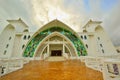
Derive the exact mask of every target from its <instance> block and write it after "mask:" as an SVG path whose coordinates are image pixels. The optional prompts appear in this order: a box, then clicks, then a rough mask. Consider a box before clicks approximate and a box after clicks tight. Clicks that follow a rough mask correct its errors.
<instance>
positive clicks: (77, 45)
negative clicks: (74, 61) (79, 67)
mask: <svg viewBox="0 0 120 80" xmlns="http://www.w3.org/2000/svg"><path fill="white" fill-rule="evenodd" d="M54 32H57V33H59V34H61V35H62V37H63V36H64V38H65V39H66V40H67V41H69V42H70V43H71V44H72V47H73V48H72V49H74V51H75V54H77V56H86V55H87V51H86V49H85V47H84V44H83V43H82V41H81V40H80V38H79V35H78V34H77V33H76V32H75V31H73V30H72V29H71V28H69V27H68V26H67V25H65V24H64V23H62V22H60V21H58V20H54V21H52V22H50V23H48V24H46V25H45V26H43V27H42V28H41V29H39V30H38V31H37V32H36V33H35V34H34V35H33V36H32V37H31V39H30V41H29V42H28V43H27V46H26V48H25V50H24V53H23V56H24V57H31V58H34V57H35V56H36V55H37V54H36V53H37V51H38V49H39V46H40V45H42V43H43V41H44V40H45V39H46V38H47V37H48V36H49V35H51V34H52V33H54ZM45 46H46V45H44V46H43V47H41V48H40V49H42V50H43V48H45ZM68 46H71V45H69V44H67V47H68ZM70 50H71V49H70ZM53 53H54V51H53Z"/></svg>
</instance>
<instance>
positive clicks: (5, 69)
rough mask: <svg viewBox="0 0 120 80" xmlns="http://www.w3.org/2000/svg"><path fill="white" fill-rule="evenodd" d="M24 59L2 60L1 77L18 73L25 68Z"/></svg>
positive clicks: (0, 66) (0, 61)
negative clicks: (14, 72)
mask: <svg viewBox="0 0 120 80" xmlns="http://www.w3.org/2000/svg"><path fill="white" fill-rule="evenodd" d="M23 61H24V60H23V58H11V59H1V60H0V76H3V75H5V74H8V73H10V72H13V71H16V70H18V69H21V68H22V67H23Z"/></svg>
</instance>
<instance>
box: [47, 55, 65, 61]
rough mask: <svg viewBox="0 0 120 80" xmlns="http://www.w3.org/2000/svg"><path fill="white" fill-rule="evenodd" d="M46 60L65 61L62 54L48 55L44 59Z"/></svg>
mask: <svg viewBox="0 0 120 80" xmlns="http://www.w3.org/2000/svg"><path fill="white" fill-rule="evenodd" d="M45 60H46V61H65V60H66V59H65V58H64V57H63V56H50V57H47V58H46V59H45Z"/></svg>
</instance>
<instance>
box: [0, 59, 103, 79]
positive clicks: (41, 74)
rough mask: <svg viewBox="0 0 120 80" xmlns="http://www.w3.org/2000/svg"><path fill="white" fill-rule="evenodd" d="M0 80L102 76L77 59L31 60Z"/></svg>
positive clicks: (97, 77)
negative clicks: (59, 60)
mask: <svg viewBox="0 0 120 80" xmlns="http://www.w3.org/2000/svg"><path fill="white" fill-rule="evenodd" d="M0 80H103V77H102V73H101V72H99V71H95V70H92V69H90V68H87V67H86V66H85V65H84V63H81V62H80V61H79V60H70V61H61V62H49V61H31V62H30V63H28V64H26V65H25V66H24V68H23V69H21V70H18V71H15V72H13V73H10V74H8V75H5V76H2V77H1V78H0Z"/></svg>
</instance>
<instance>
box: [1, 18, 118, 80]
mask: <svg viewBox="0 0 120 80" xmlns="http://www.w3.org/2000/svg"><path fill="white" fill-rule="evenodd" d="M7 21H8V22H9V24H8V25H7V26H6V27H5V28H4V30H3V31H2V32H1V33H0V76H3V75H6V74H8V73H10V72H13V71H16V70H18V69H21V68H22V67H23V65H24V64H26V63H28V62H29V61H31V60H53V61H56V60H69V59H79V60H81V61H83V62H85V64H86V66H88V67H90V68H92V69H95V70H98V71H101V72H102V73H103V77H104V80H118V79H120V73H119V72H120V61H119V58H120V55H119V53H117V51H116V49H115V47H114V46H113V44H112V42H111V40H110V39H109V37H108V35H107V34H106V32H105V31H104V29H103V27H102V26H101V22H100V21H92V20H90V21H88V23H87V24H86V25H85V26H84V27H83V28H82V32H75V31H74V30H73V29H71V28H70V27H69V26H67V25H66V24H64V23H63V22H61V21H59V20H53V21H51V22H49V23H48V24H46V25H44V26H42V27H41V28H40V29H38V30H37V31H36V32H34V33H33V32H29V27H28V26H27V24H25V23H24V22H23V21H22V20H21V19H18V20H7Z"/></svg>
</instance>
